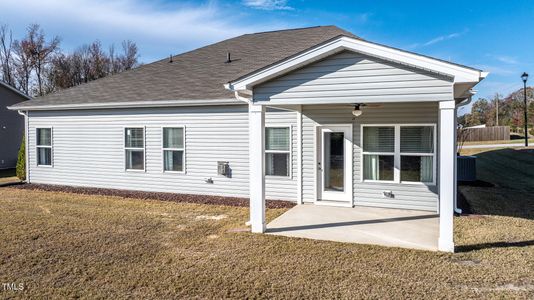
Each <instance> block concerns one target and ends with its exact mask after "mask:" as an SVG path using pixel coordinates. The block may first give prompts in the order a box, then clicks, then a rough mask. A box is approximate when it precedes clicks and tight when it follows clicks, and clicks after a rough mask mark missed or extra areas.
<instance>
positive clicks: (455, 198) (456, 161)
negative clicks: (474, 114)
mask: <svg viewBox="0 0 534 300" xmlns="http://www.w3.org/2000/svg"><path fill="white" fill-rule="evenodd" d="M472 94H473V93H472ZM472 97H473V95H470V96H469V97H467V98H466V99H465V100H464V101H462V102H460V103H459V104H458V105H456V114H457V113H458V109H459V108H460V107H463V106H466V105H468V104H469V103H471V99H472ZM456 118H457V120H458V115H456ZM456 122H457V121H456ZM455 138H456V135H455ZM455 143H457V140H456V141H455ZM456 147H458V145H457V146H456ZM456 151H457V152H458V149H456ZM457 163H458V160H455V161H454V166H455V167H454V170H455V173H454V212H455V213H457V214H462V209H461V208H459V207H458V168H457V166H456V165H457Z"/></svg>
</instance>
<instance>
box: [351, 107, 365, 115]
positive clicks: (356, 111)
mask: <svg viewBox="0 0 534 300" xmlns="http://www.w3.org/2000/svg"><path fill="white" fill-rule="evenodd" d="M362 113H363V111H361V110H360V109H359V108H355V109H354V110H353V111H352V114H353V115H354V116H355V117H359V116H361V115H362Z"/></svg>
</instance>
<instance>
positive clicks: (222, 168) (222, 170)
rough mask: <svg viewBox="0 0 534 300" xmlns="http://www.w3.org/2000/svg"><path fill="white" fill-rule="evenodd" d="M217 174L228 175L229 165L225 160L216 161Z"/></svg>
mask: <svg viewBox="0 0 534 300" xmlns="http://www.w3.org/2000/svg"><path fill="white" fill-rule="evenodd" d="M217 175H222V176H230V165H229V164H228V162H227V161H218V162H217Z"/></svg>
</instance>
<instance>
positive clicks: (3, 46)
mask: <svg viewBox="0 0 534 300" xmlns="http://www.w3.org/2000/svg"><path fill="white" fill-rule="evenodd" d="M0 67H1V68H2V70H0V71H1V72H0V76H1V77H0V79H2V80H3V81H4V82H6V83H7V84H9V85H12V86H14V85H15V78H14V74H13V73H14V66H13V32H12V31H11V30H9V28H8V27H7V25H2V26H0Z"/></svg>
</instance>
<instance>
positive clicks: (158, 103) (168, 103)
mask: <svg viewBox="0 0 534 300" xmlns="http://www.w3.org/2000/svg"><path fill="white" fill-rule="evenodd" d="M239 104H243V103H242V102H239V101H236V99H231V98H228V99H202V100H194V99H189V100H155V101H130V102H114V103H113V102H107V103H78V104H51V105H31V104H30V105H26V106H25V105H13V106H8V107H7V108H8V109H10V110H19V111H20V110H73V109H106V108H140V107H173V106H209V105H239Z"/></svg>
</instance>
